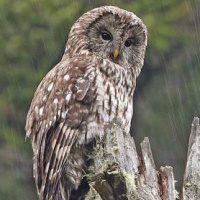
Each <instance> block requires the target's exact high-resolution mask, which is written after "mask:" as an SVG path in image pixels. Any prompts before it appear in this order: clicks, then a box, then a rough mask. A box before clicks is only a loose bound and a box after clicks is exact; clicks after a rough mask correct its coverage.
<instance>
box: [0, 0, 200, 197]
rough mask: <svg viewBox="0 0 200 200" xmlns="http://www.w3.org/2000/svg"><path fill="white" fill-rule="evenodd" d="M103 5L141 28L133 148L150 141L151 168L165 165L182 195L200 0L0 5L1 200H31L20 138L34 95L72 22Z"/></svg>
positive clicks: (196, 102) (197, 78)
mask: <svg viewBox="0 0 200 200" xmlns="http://www.w3.org/2000/svg"><path fill="white" fill-rule="evenodd" d="M102 5H116V6H119V7H121V8H124V9H127V10H129V11H132V12H134V13H135V14H136V15H138V16H139V17H140V18H141V19H142V20H143V21H144V23H145V24H146V25H147V28H148V32H149V34H148V35H149V37H148V38H149V39H148V48H147V53H146V59H145V65H144V67H143V70H142V73H141V75H140V77H139V79H138V82H137V89H136V92H135V96H134V116H133V123H132V129H131V134H132V135H133V137H134V139H135V141H136V144H137V145H139V143H140V142H141V141H142V139H143V137H145V136H147V137H149V139H150V142H151V146H152V151H153V155H154V158H155V162H156V166H157V167H159V166H161V165H162V166H164V165H171V166H172V167H173V168H174V172H175V179H176V180H178V183H177V185H178V186H179V188H180V185H181V181H182V178H183V172H184V163H185V158H186V151H187V143H188V137H189V133H190V127H191V122H192V119H193V117H194V116H198V117H200V60H199V58H200V47H199V46H200V40H199V38H200V0H161V1H157V0H99V1H92V0H82V1H78V0H57V1H50V0H0V199H2V200H13V199H15V200H28V199H29V200H36V199H37V198H36V190H35V186H34V180H33V178H32V150H31V145H30V141H29V140H28V141H26V142H25V132H24V125H25V119H26V114H27V111H28V108H29V106H30V102H31V99H32V97H33V93H34V91H35V90H36V87H37V85H38V84H39V82H40V81H41V79H42V77H43V76H44V75H45V74H46V73H47V72H48V71H49V70H50V69H51V68H52V67H53V66H54V65H55V64H57V63H58V62H59V61H60V59H61V57H62V54H63V52H64V49H65V44H66V41H67V35H68V32H69V30H70V27H71V26H72V25H73V23H74V22H75V21H76V19H77V18H78V17H79V16H81V15H82V14H83V13H84V12H86V11H88V10H90V9H92V8H95V7H98V6H102Z"/></svg>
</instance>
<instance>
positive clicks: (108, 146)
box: [85, 118, 200, 200]
mask: <svg viewBox="0 0 200 200" xmlns="http://www.w3.org/2000/svg"><path fill="white" fill-rule="evenodd" d="M140 146H141V153H140V154H139V155H138V153H137V151H136V147H135V143H134V140H133V138H132V137H131V136H130V134H128V133H125V132H124V131H123V130H122V128H121V127H120V123H117V122H113V123H112V124H111V125H110V126H108V127H106V128H105V138H104V139H103V142H102V141H101V142H100V141H97V145H96V147H95V150H94V152H93V153H92V154H91V155H89V156H90V158H91V159H92V160H93V164H92V165H91V166H90V168H89V174H88V180H89V185H90V190H89V193H88V194H87V197H86V198H85V199H86V200H94V199H95V200H175V199H176V198H177V197H178V195H177V194H178V193H177V192H176V190H175V184H174V183H175V181H174V175H173V169H172V167H170V166H165V167H161V168H160V170H159V171H156V168H155V164H154V160H153V155H152V152H151V148H150V143H149V139H148V138H144V140H143V141H142V143H141V144H140ZM187 158H188V159H187V163H186V170H185V176H184V184H183V193H182V199H183V200H197V199H200V125H199V119H198V118H195V119H194V121H193V124H192V130H191V135H190V141H189V147H188V157H187Z"/></svg>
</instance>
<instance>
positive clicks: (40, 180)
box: [25, 58, 94, 199]
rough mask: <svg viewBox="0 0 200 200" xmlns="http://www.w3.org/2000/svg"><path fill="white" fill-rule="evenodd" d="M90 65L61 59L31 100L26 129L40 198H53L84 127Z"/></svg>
mask: <svg viewBox="0 0 200 200" xmlns="http://www.w3.org/2000/svg"><path fill="white" fill-rule="evenodd" d="M85 63H87V65H86V64H85ZM89 63H90V60H86V58H84V59H83V58H80V59H78V58H76V59H75V58H72V59H70V60H69V59H67V60H62V61H61V62H60V63H59V64H58V65H57V66H55V67H54V68H53V69H52V70H51V71H50V72H49V73H48V74H47V75H46V76H45V78H44V79H43V80H42V82H41V83H40V85H39V86H38V88H37V90H36V93H35V95H34V98H33V100H32V103H31V107H30V110H29V112H28V115H27V122H26V127H25V129H26V135H27V137H31V138H32V148H33V152H34V167H33V173H34V178H35V182H36V186H37V191H38V194H39V197H40V199H49V198H51V197H52V195H53V193H54V192H55V190H56V186H57V184H58V182H59V180H60V176H61V174H62V171H63V169H64V165H65V163H66V159H67V157H68V155H69V152H70V150H71V148H72V145H73V144H74V142H75V141H76V138H77V137H78V135H79V133H80V129H81V127H82V126H84V125H85V124H86V119H87V117H88V115H89V106H90V102H89V101H90V97H89V96H90V95H91V94H90V95H88V91H89V90H90V88H91V83H92V76H91V74H93V69H94V67H93V66H91V65H90V64H89Z"/></svg>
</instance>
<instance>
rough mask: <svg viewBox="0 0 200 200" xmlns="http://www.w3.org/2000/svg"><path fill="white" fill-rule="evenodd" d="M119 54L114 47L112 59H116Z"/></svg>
mask: <svg viewBox="0 0 200 200" xmlns="http://www.w3.org/2000/svg"><path fill="white" fill-rule="evenodd" d="M118 55H119V49H115V50H114V52H113V57H114V59H116V58H117V57H118Z"/></svg>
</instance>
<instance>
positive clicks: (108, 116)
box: [26, 6, 147, 200]
mask: <svg viewBox="0 0 200 200" xmlns="http://www.w3.org/2000/svg"><path fill="white" fill-rule="evenodd" d="M146 45H147V30H146V27H145V25H144V24H143V23H142V21H141V20H140V19H139V18H138V17H137V16H135V15H134V14H133V13H131V12H128V11H125V10H122V9H119V8H117V7H113V6H104V7H100V8H96V9H93V10H91V11H89V12H87V13H85V14H84V15H83V16H81V17H80V18H79V19H78V20H77V22H76V23H75V24H74V25H73V27H72V28H71V31H70V34H69V37H68V42H67V45H66V50H65V53H64V55H63V58H62V60H61V61H60V62H59V63H58V64H57V65H56V66H55V67H54V68H53V69H52V70H51V71H50V72H49V73H48V74H47V75H46V76H45V77H44V79H43V80H42V82H41V83H40V85H39V86H38V88H37V90H36V92H35V95H34V98H33V100H32V103H31V107H30V110H29V112H28V115H27V122H26V135H27V137H31V139H32V148H33V152H34V167H33V169H34V178H35V182H36V187H37V192H38V196H39V199H40V200H68V199H69V198H70V193H71V190H73V189H77V188H78V186H79V184H80V182H81V180H82V177H83V173H84V170H83V167H84V165H85V155H84V151H85V150H86V147H85V144H87V143H89V142H90V141H91V140H92V139H93V138H95V137H100V138H102V137H103V134H104V132H103V128H104V126H105V125H106V124H108V123H109V122H110V121H112V120H113V119H114V118H116V117H118V118H120V119H121V122H122V126H124V128H125V130H126V131H127V132H128V131H129V129H130V123H131V118H132V109H133V108H132V98H133V93H134V89H135V86H136V78H137V77H138V75H139V74H140V71H141V68H142V65H143V62H144V54H145V49H146Z"/></svg>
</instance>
